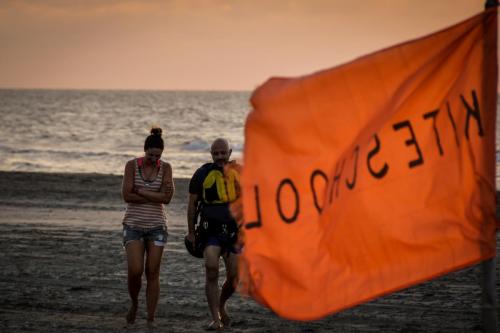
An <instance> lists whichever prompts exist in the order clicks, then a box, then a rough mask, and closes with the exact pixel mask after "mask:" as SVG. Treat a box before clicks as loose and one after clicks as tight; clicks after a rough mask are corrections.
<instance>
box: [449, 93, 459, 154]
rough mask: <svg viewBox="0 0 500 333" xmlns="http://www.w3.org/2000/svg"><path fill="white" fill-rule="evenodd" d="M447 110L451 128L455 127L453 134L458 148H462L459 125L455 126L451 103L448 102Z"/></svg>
mask: <svg viewBox="0 0 500 333" xmlns="http://www.w3.org/2000/svg"><path fill="white" fill-rule="evenodd" d="M446 109H447V110H448V118H450V121H451V126H453V132H454V133H455V142H456V143H457V147H460V140H458V133H457V125H455V119H453V115H452V114H451V108H450V103H449V102H446Z"/></svg>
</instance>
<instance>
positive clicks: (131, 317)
mask: <svg viewBox="0 0 500 333" xmlns="http://www.w3.org/2000/svg"><path fill="white" fill-rule="evenodd" d="M136 315H137V304H135V305H134V304H132V305H131V306H130V309H128V313H127V316H126V317H125V318H126V319H127V325H132V324H133V323H135V316H136Z"/></svg>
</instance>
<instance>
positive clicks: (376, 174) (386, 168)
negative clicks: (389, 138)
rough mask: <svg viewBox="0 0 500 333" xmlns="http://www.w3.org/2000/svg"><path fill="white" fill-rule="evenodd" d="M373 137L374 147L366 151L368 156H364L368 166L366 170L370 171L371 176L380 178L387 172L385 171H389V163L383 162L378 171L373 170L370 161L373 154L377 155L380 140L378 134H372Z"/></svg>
mask: <svg viewBox="0 0 500 333" xmlns="http://www.w3.org/2000/svg"><path fill="white" fill-rule="evenodd" d="M373 138H374V139H375V148H373V149H372V150H371V151H370V152H369V153H368V156H367V158H366V165H367V166H368V171H370V174H371V175H372V176H373V177H375V178H378V179H380V178H383V177H384V176H385V175H386V174H387V172H388V171H389V165H387V163H384V166H383V167H382V168H381V169H380V170H379V171H375V170H373V168H372V166H371V162H370V161H371V159H372V158H373V156H375V155H377V154H378V152H379V151H380V140H379V138H378V135H377V134H375V135H374V136H373Z"/></svg>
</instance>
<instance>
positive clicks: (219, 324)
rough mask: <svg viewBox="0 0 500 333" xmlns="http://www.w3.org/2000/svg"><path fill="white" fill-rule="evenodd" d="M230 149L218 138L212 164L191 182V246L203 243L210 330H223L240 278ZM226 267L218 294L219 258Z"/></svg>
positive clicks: (234, 176) (235, 177)
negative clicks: (231, 207) (198, 222)
mask: <svg viewBox="0 0 500 333" xmlns="http://www.w3.org/2000/svg"><path fill="white" fill-rule="evenodd" d="M231 152H232V151H231V149H230V148H229V143H228V141H227V140H226V139H222V138H218V139H216V140H215V141H214V142H213V143H212V146H211V150H210V153H211V155H212V160H213V163H207V164H204V165H203V166H202V167H200V168H199V169H198V170H196V172H195V174H194V175H193V177H192V178H191V181H190V183H189V203H188V211H187V219H188V235H187V236H186V238H187V240H188V242H189V243H191V244H193V247H194V246H195V242H196V241H198V242H201V243H202V244H203V247H204V250H203V258H204V260H205V273H206V279H205V293H206V296H207V302H208V307H209V309H210V313H211V315H212V319H213V321H212V322H211V323H210V324H209V325H208V327H207V329H208V330H219V331H222V330H223V328H224V326H228V325H229V323H230V319H229V316H228V313H227V311H226V307H225V305H226V301H227V300H228V299H229V297H230V296H231V295H232V294H233V293H234V290H235V287H236V284H237V282H238V281H237V278H238V266H237V265H238V260H237V259H238V258H237V254H238V250H237V249H236V241H237V233H238V227H237V224H236V221H235V220H234V218H233V217H232V216H231V213H230V211H229V203H231V202H233V201H234V200H236V199H237V197H238V196H239V192H240V190H239V184H238V179H239V174H238V173H237V171H236V169H235V168H233V166H235V165H236V163H234V162H229V157H230V156H231ZM198 211H199V213H200V216H201V225H200V227H201V228H202V229H201V237H199V238H201V239H195V224H196V219H197V217H198V214H197V213H198ZM220 257H222V258H223V260H224V264H225V266H226V281H225V282H224V284H223V286H222V290H220V291H219V284H218V278H219V258H220Z"/></svg>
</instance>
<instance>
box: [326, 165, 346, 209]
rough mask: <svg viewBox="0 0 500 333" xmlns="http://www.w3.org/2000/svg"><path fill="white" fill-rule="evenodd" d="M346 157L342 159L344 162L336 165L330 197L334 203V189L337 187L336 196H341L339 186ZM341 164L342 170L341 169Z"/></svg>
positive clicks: (330, 200)
mask: <svg viewBox="0 0 500 333" xmlns="http://www.w3.org/2000/svg"><path fill="white" fill-rule="evenodd" d="M344 165H345V159H344V160H342V163H338V162H337V165H335V176H333V179H332V186H331V187H330V199H329V202H330V203H332V200H333V189H334V188H335V197H338V196H339V187H340V177H342V172H343V171H344ZM339 166H340V171H339Z"/></svg>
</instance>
